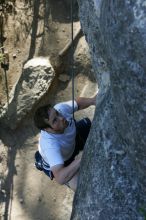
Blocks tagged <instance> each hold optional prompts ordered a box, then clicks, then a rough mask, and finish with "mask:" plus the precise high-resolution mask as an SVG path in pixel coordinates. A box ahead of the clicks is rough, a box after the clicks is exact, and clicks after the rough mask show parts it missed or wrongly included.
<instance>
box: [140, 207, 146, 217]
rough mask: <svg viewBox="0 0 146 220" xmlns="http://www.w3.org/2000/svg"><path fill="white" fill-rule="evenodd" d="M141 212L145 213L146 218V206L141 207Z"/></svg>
mask: <svg viewBox="0 0 146 220" xmlns="http://www.w3.org/2000/svg"><path fill="white" fill-rule="evenodd" d="M140 212H141V213H142V214H143V216H144V220H146V208H145V207H142V208H140Z"/></svg>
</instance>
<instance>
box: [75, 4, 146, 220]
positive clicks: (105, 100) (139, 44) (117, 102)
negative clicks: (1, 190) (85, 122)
mask: <svg viewBox="0 0 146 220" xmlns="http://www.w3.org/2000/svg"><path fill="white" fill-rule="evenodd" d="M78 3H79V8H80V20H81V24H82V29H83V31H84V33H85V36H86V40H87V42H88V44H89V47H90V51H91V57H92V64H93V68H94V71H95V73H96V78H97V81H98V84H99V94H98V97H97V106H96V111H95V116H94V120H93V124H92V128H91V132H90V135H89V138H88V140H87V144H86V147H85V150H84V154H83V159H82V163H81V169H80V178H79V182H78V189H77V192H76V194H75V198H74V204H73V211H72V216H71V219H72V220H77V219H78V220H79V219H80V220H81V219H83V220H86V219H90V220H91V219H96V220H108V219H109V220H138V219H139V220H144V219H145V218H146V172H145V171H146V62H145V59H146V28H145V27H146V1H143V0H123V1H111V0H90V1H89V0H79V1H78Z"/></svg>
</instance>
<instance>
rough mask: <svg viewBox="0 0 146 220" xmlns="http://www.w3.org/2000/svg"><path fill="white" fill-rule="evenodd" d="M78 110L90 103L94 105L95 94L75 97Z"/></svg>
mask: <svg viewBox="0 0 146 220" xmlns="http://www.w3.org/2000/svg"><path fill="white" fill-rule="evenodd" d="M76 102H77V104H78V108H79V110H81V109H85V108H88V107H89V106H91V105H96V95H94V96H93V97H90V98H84V97H79V98H77V99H76Z"/></svg>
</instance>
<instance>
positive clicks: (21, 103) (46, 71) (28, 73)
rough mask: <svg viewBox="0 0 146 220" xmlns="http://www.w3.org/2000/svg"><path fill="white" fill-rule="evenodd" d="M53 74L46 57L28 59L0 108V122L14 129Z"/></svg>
mask: <svg viewBox="0 0 146 220" xmlns="http://www.w3.org/2000/svg"><path fill="white" fill-rule="evenodd" d="M54 76H55V72H54V70H53V67H52V66H51V64H50V62H49V59H48V58H44V57H36V58H33V59H31V60H29V61H28V62H27V63H26V64H25V65H24V68H23V72H22V75H21V77H20V78H19V80H18V82H17V83H16V84H15V85H14V87H13V89H12V91H11V94H10V97H11V98H10V100H9V105H5V106H4V107H3V108H2V109H1V112H0V123H2V124H5V125H6V126H8V127H10V128H11V129H15V128H16V127H17V125H18V124H19V123H20V121H21V120H22V119H23V118H24V117H25V116H26V115H27V114H29V113H30V111H31V110H32V108H33V106H34V104H36V103H37V102H38V101H39V100H40V99H41V98H42V96H43V95H44V94H45V93H46V92H47V91H48V89H49V87H50V85H51V82H52V80H53V78H54Z"/></svg>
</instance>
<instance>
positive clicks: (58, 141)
mask: <svg viewBox="0 0 146 220" xmlns="http://www.w3.org/2000/svg"><path fill="white" fill-rule="evenodd" d="M95 104H96V95H95V96H93V97H91V98H84V97H79V98H77V99H76V100H75V101H74V112H75V111H78V110H81V109H85V108H88V107H89V106H91V105H95ZM72 105H73V103H72V101H68V102H63V103H59V104H56V105H55V106H54V107H53V108H52V107H51V106H50V105H46V106H42V107H39V108H38V109H37V110H36V112H35V115H34V122H35V125H36V126H37V128H38V129H40V130H41V134H40V139H39V153H40V155H41V157H42V158H43V162H44V168H45V165H46V167H47V165H49V168H50V170H51V173H52V175H53V177H54V178H55V180H56V181H57V182H58V183H59V184H68V185H69V186H70V187H71V188H72V189H73V190H75V189H76V184H77V175H78V171H79V168H80V161H81V158H77V157H76V155H77V154H78V153H79V151H80V150H82V149H83V147H84V144H85V141H86V139H87V136H88V133H89V130H90V126H91V122H90V120H89V119H88V118H84V119H82V120H80V121H79V122H75V121H74V120H73V118H72V111H73V107H72ZM75 157H76V158H75ZM46 169H47V168H46ZM44 170H45V169H44ZM45 173H46V174H47V175H48V173H47V170H45ZM49 176H50V173H49Z"/></svg>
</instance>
